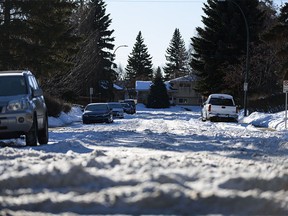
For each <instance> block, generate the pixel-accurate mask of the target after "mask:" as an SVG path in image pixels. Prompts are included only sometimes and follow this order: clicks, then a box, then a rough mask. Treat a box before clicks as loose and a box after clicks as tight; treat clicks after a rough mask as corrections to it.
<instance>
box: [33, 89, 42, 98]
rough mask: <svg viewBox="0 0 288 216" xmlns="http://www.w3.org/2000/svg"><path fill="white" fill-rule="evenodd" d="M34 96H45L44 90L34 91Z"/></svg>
mask: <svg viewBox="0 0 288 216" xmlns="http://www.w3.org/2000/svg"><path fill="white" fill-rule="evenodd" d="M32 95H33V97H39V96H42V95H43V91H42V89H36V90H35V89H32Z"/></svg>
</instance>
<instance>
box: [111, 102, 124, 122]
mask: <svg viewBox="0 0 288 216" xmlns="http://www.w3.org/2000/svg"><path fill="white" fill-rule="evenodd" d="M108 105H109V107H110V108H111V109H112V112H113V117H114V118H124V109H123V106H122V105H121V103H117V102H110V103H108Z"/></svg>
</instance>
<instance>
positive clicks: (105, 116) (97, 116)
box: [82, 103, 113, 124]
mask: <svg viewBox="0 0 288 216" xmlns="http://www.w3.org/2000/svg"><path fill="white" fill-rule="evenodd" d="M82 121H83V124H89V123H98V122H99V123H100V122H106V123H111V122H113V114H112V111H111V109H110V108H109V106H108V105H107V104H105V103H91V104H88V105H87V106H86V108H85V109H84V112H83V115H82Z"/></svg>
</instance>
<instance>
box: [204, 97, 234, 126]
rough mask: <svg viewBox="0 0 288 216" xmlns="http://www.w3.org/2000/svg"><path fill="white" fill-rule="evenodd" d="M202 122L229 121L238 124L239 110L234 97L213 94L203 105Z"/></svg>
mask: <svg viewBox="0 0 288 216" xmlns="http://www.w3.org/2000/svg"><path fill="white" fill-rule="evenodd" d="M201 118H202V121H206V120H210V121H216V120H229V121H233V122H238V108H237V107H236V105H235V102H234V99H233V96H231V95H228V94H211V95H209V97H208V99H207V100H206V101H205V102H204V103H203V107H202V111H201Z"/></svg>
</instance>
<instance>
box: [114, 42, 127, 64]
mask: <svg viewBox="0 0 288 216" xmlns="http://www.w3.org/2000/svg"><path fill="white" fill-rule="evenodd" d="M121 47H128V45H120V46H118V47H116V49H115V50H114V52H113V54H112V57H111V61H113V60H112V58H113V57H114V56H115V53H116V51H117V50H118V49H119V48H121ZM114 65H115V64H114V63H112V64H111V69H113V67H114Z"/></svg>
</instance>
